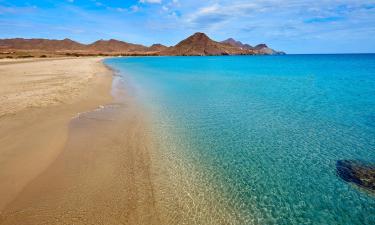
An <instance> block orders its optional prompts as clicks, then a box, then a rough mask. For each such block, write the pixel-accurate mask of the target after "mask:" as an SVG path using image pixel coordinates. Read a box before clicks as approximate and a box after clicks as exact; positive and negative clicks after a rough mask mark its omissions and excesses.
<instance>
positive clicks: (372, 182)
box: [336, 160, 375, 191]
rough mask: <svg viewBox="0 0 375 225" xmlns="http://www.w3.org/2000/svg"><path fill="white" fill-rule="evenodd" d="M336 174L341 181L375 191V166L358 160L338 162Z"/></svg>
mask: <svg viewBox="0 0 375 225" xmlns="http://www.w3.org/2000/svg"><path fill="white" fill-rule="evenodd" d="M336 172H337V175H338V176H339V177H341V179H343V180H345V181H346V182H350V183H353V184H356V185H358V186H359V187H362V188H365V189H367V190H370V191H375V165H374V164H372V165H371V164H368V163H365V162H361V161H357V160H338V161H337V162H336Z"/></svg>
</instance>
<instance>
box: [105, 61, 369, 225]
mask: <svg viewBox="0 0 375 225" xmlns="http://www.w3.org/2000/svg"><path fill="white" fill-rule="evenodd" d="M105 63H106V64H107V65H108V66H110V67H112V68H113V69H114V70H116V71H117V75H118V79H120V80H121V82H122V84H123V88H124V89H127V90H129V92H131V95H132V96H133V97H134V98H136V99H137V102H138V103H139V104H140V106H141V107H142V109H143V111H144V112H146V113H147V115H148V117H149V118H150V119H149V123H150V129H149V133H150V134H151V135H152V137H153V138H154V140H155V143H156V144H155V152H153V153H151V158H152V160H154V163H153V167H154V168H155V171H156V172H155V182H156V183H158V181H159V186H158V184H155V185H156V186H155V187H156V188H155V189H157V191H156V192H158V193H156V194H155V195H156V196H157V199H158V201H157V203H156V204H160V208H161V210H163V212H164V213H165V214H167V215H168V217H169V220H168V221H169V223H170V224H327V225H328V224H341V225H345V224H375V193H374V192H373V191H371V190H368V189H366V188H363V187H360V186H358V185H356V184H355V182H348V180H345V179H343V178H342V177H340V176H339V174H338V170H337V163H338V162H339V161H340V160H348V161H357V162H363V163H364V164H367V165H374V163H375V54H331V55H329V54H328V55H280V56H207V57H199V56H197V57H195V56H192V57H122V58H110V59H106V60H105ZM129 87H131V88H129ZM157 171H159V172H157ZM372 176H374V173H372ZM158 177H159V178H158ZM160 177H163V178H160ZM162 180H164V183H163V182H162Z"/></svg>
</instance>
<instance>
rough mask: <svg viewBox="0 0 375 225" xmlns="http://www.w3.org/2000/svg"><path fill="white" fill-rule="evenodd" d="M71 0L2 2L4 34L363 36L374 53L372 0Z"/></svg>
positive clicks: (315, 39)
mask: <svg viewBox="0 0 375 225" xmlns="http://www.w3.org/2000/svg"><path fill="white" fill-rule="evenodd" d="M70 1H71V0H63V1H51V0H38V1H34V0H30V1H23V0H0V30H1V31H2V32H0V38H1V37H4V36H7V37H9V36H12V35H13V36H30V35H32V36H41V37H43V36H46V35H47V36H48V37H56V38H60V37H63V36H67V37H69V36H72V37H76V38H77V39H78V40H80V39H81V40H83V41H85V40H93V39H100V38H121V39H124V40H127V41H130V42H132V41H133V42H141V43H144V44H152V42H161V43H164V44H167V45H171V44H175V43H176V42H177V41H179V40H181V39H182V38H184V37H186V36H187V35H189V34H191V33H193V32H196V31H202V32H206V33H208V34H209V35H210V36H212V38H214V39H216V40H221V39H225V38H227V37H235V38H238V39H240V40H241V41H243V42H247V43H249V44H256V43H259V42H266V43H267V44H269V45H271V46H272V47H275V48H279V49H282V50H285V51H287V52H304V51H309V52H311V51H313V50H314V51H320V50H321V49H322V48H324V49H334V50H335V49H340V48H343V49H344V50H343V51H346V52H347V51H350V48H351V49H358V48H359V45H358V43H359V42H360V43H366V46H368V48H371V49H372V51H375V40H373V38H372V37H373V36H374V35H375V28H374V27H375V2H374V0H361V1H359V0H252V1H249V0H206V1H202V0H189V1H184V0H129V1H117V0H105V1H104V0H74V2H73V1H72V2H70ZM33 4H35V7H34V5H33ZM6 24H18V25H17V26H16V25H14V26H10V25H6ZM21 25H23V26H24V27H22V28H21ZM334 46H335V48H334ZM345 49H346V50H345ZM327 51H328V50H327Z"/></svg>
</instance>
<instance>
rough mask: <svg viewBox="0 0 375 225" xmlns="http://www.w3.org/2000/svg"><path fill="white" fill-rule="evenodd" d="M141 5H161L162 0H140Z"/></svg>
mask: <svg viewBox="0 0 375 225" xmlns="http://www.w3.org/2000/svg"><path fill="white" fill-rule="evenodd" d="M139 2H140V3H151V4H160V3H161V0H139Z"/></svg>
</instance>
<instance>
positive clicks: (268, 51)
mask: <svg viewBox="0 0 375 225" xmlns="http://www.w3.org/2000/svg"><path fill="white" fill-rule="evenodd" d="M221 43H224V44H228V45H231V46H235V47H238V48H241V49H249V50H255V51H256V52H257V54H262V55H283V54H285V53H284V52H279V51H276V50H273V49H272V48H269V47H268V46H267V45H266V44H259V45H256V46H255V47H252V46H251V45H249V44H243V43H242V42H240V41H236V40H234V39H233V38H229V39H227V40H225V41H222V42H221Z"/></svg>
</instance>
